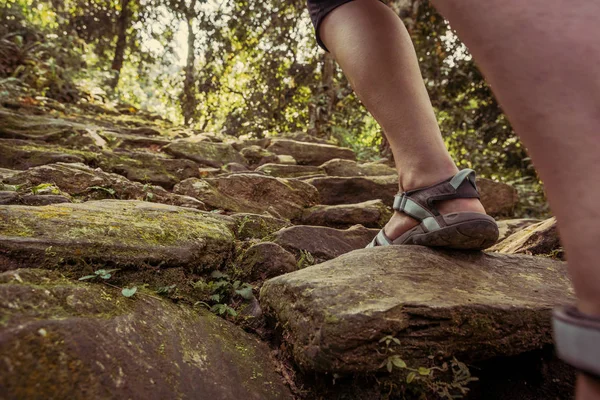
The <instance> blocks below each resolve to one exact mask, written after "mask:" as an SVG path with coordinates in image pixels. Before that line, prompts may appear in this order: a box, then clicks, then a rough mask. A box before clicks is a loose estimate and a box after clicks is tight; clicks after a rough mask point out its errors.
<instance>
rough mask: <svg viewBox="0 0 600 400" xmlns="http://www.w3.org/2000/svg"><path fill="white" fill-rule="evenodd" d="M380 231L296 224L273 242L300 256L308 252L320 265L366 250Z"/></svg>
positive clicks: (358, 226)
mask: <svg viewBox="0 0 600 400" xmlns="http://www.w3.org/2000/svg"><path fill="white" fill-rule="evenodd" d="M378 232H379V230H378V229H367V228H365V227H364V226H360V225H356V226H353V227H351V228H348V229H346V230H342V229H334V228H326V227H323V226H306V225H296V226H292V227H289V228H284V229H282V230H280V231H279V232H276V233H275V234H273V236H272V240H271V241H272V242H274V243H277V244H278V245H280V246H281V247H283V248H284V249H286V250H287V251H289V252H291V253H293V254H294V255H296V256H297V257H300V256H302V253H303V252H308V253H310V255H311V256H312V258H314V260H315V261H316V262H321V261H325V260H331V259H332V258H335V257H338V256H340V255H342V254H344V253H348V252H350V251H352V250H356V249H361V248H364V247H365V246H366V245H367V244H369V242H370V241H371V240H373V238H374V237H375V235H377V233H378Z"/></svg>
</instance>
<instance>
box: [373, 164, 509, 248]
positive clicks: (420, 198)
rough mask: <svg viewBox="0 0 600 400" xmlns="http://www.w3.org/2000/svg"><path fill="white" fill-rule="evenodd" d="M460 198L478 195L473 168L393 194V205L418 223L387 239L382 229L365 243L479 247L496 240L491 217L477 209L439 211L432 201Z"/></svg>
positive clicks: (497, 233) (494, 227)
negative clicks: (445, 178) (450, 211)
mask: <svg viewBox="0 0 600 400" xmlns="http://www.w3.org/2000/svg"><path fill="white" fill-rule="evenodd" d="M459 198H477V199H478V198H479V192H478V191H477V185H476V184H475V171H473V170H472V169H463V170H462V171H460V172H459V173H457V174H456V175H454V176H453V177H452V178H449V179H447V180H445V181H444V182H440V183H438V184H436V185H433V186H429V187H425V188H420V189H415V190H410V191H408V192H404V193H402V194H398V195H396V196H395V197H394V205H393V209H394V210H396V211H401V212H403V213H405V214H407V215H409V216H410V217H412V218H414V219H416V220H417V221H419V222H420V224H419V225H417V226H416V227H414V228H412V229H410V230H409V231H407V232H405V233H404V234H402V235H401V236H400V237H398V238H397V239H394V240H392V239H390V238H389V237H388V236H387V235H386V234H385V232H384V230H383V229H382V230H381V231H379V233H378V234H377V236H375V238H374V239H373V241H372V242H371V243H369V245H368V246H367V248H370V247H376V246H389V245H398V244H416V245H421V246H431V247H446V248H451V249H469V250H482V249H485V248H488V247H490V246H492V245H494V244H495V243H496V241H497V240H498V236H499V231H498V225H496V221H495V220H494V218H492V217H490V216H489V215H486V214H482V213H478V212H454V213H450V214H444V215H441V214H440V212H439V211H438V209H437V208H436V206H435V202H437V201H442V200H451V199H459Z"/></svg>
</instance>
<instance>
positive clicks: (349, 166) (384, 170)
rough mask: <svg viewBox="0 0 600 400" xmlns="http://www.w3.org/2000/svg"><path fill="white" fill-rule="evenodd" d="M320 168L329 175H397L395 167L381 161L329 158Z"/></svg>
mask: <svg viewBox="0 0 600 400" xmlns="http://www.w3.org/2000/svg"><path fill="white" fill-rule="evenodd" d="M321 168H322V169H323V170H325V173H326V174H327V175H329V176H384V175H398V173H397V172H396V169H395V168H392V167H390V166H389V165H385V164H382V163H376V162H370V163H362V164H361V163H358V162H356V161H353V160H342V159H338V158H336V159H333V160H329V161H327V162H326V163H324V164H323V165H321Z"/></svg>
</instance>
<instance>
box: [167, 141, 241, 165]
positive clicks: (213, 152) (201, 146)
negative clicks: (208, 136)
mask: <svg viewBox="0 0 600 400" xmlns="http://www.w3.org/2000/svg"><path fill="white" fill-rule="evenodd" d="M163 151H164V152H166V153H167V154H170V155H172V156H174V157H177V158H187V159H189V160H192V161H195V162H197V163H198V164H200V165H205V166H209V167H215V168H220V167H222V166H223V165H225V164H227V163H231V162H235V163H240V164H246V160H245V159H244V157H243V156H242V155H241V154H240V153H239V152H238V151H237V150H236V149H234V148H233V146H231V145H230V144H225V143H213V142H209V141H203V140H201V141H196V138H190V139H179V140H174V141H172V142H171V143H169V144H168V145H166V146H165V147H163Z"/></svg>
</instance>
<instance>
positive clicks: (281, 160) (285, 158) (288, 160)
mask: <svg viewBox="0 0 600 400" xmlns="http://www.w3.org/2000/svg"><path fill="white" fill-rule="evenodd" d="M277 163H278V164H285V165H296V164H298V162H297V161H296V159H295V158H294V157H292V156H289V155H287V154H278V155H277Z"/></svg>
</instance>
